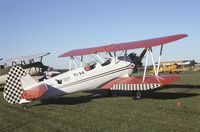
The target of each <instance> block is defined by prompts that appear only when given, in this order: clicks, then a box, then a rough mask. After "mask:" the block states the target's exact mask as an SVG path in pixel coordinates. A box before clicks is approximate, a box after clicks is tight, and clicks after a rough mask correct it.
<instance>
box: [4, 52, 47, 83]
mask: <svg viewBox="0 0 200 132" xmlns="http://www.w3.org/2000/svg"><path fill="white" fill-rule="evenodd" d="M49 54H50V53H39V54H33V55H27V56H21V57H16V58H12V59H7V60H3V61H0V84H1V85H3V84H5V81H6V78H7V77H8V71H9V70H10V69H11V68H12V67H13V66H17V65H19V66H21V67H22V68H23V69H24V70H25V72H26V73H28V74H30V75H32V76H36V75H40V74H42V73H43V72H44V71H47V69H48V66H45V65H43V63H42V60H43V57H45V56H47V55H49Z"/></svg>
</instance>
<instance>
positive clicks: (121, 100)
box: [0, 72, 200, 132]
mask: <svg viewBox="0 0 200 132" xmlns="http://www.w3.org/2000/svg"><path fill="white" fill-rule="evenodd" d="M180 76H181V80H179V81H177V82H176V83H174V84H172V85H168V86H166V87H165V89H162V90H158V91H156V92H146V93H144V98H143V99H142V100H133V99H132V98H131V94H130V93H126V92H123V93H121V94H120V95H119V97H108V96H107V94H106V92H105V91H97V92H88V93H76V94H71V95H67V96H64V97H60V98H56V99H50V100H48V101H45V102H43V103H40V102H36V103H35V106H33V107H31V108H29V109H23V108H22V106H21V105H10V104H7V103H6V102H5V101H4V99H3V95H2V92H0V131H1V132H3V131H11V132H13V131H18V132H27V131H31V132H32V131H33V132H34V131H35V132H38V131H41V132H45V131H48V132H49V131H65V132H70V131H74V132H82V131H83V132H87V131H92V132H94V131H99V132H102V131H109V132H110V131H111V132H124V131H130V132H134V131H145V132H146V131H148V132H149V131H150V132H151V131H152V132H161V131H167V132H168V131H181V132H182V131H185V132H193V131H196V132H198V131H200V96H199V94H200V73H192V72H188V73H185V74H180ZM178 103H180V105H177V104H178Z"/></svg>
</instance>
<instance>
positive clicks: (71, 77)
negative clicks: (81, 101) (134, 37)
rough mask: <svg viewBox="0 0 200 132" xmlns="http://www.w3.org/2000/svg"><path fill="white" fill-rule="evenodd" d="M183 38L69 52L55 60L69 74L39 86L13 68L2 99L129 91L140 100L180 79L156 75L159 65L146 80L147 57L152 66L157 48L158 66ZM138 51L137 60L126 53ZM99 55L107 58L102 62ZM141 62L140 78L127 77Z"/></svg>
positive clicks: (25, 100)
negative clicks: (167, 49)
mask: <svg viewBox="0 0 200 132" xmlns="http://www.w3.org/2000/svg"><path fill="white" fill-rule="evenodd" d="M184 37H187V34H178V35H172V36H166V37H160V38H154V39H148V40H141V41H135V42H127V43H117V44H110V45H106V46H99V47H93V48H85V49H77V50H71V51H68V52H66V53H64V54H62V55H60V56H59V57H67V58H69V70H68V71H67V72H65V73H62V74H60V75H57V76H55V77H52V78H50V79H47V80H43V81H41V82H37V81H35V80H34V79H33V78H32V77H31V76H30V75H29V74H27V73H26V72H25V71H24V70H23V69H22V68H21V67H20V66H14V67H12V68H11V69H10V71H9V77H8V78H7V80H6V85H5V87H4V92H3V95H4V98H5V99H6V101H7V102H8V103H10V104H26V103H30V102H32V101H35V100H44V99H48V98H53V97H57V96H62V95H65V94H70V93H74V92H79V91H87V90H94V89H104V90H111V91H112V90H127V91H133V92H134V93H135V97H136V98H137V99H140V98H142V92H143V91H147V90H151V89H156V88H158V87H161V86H163V85H167V84H170V83H173V82H175V81H177V80H179V79H180V78H179V76H175V75H159V74H158V69H159V65H158V67H156V66H155V65H154V69H155V70H154V71H155V74H154V75H153V76H146V72H147V65H148V60H149V56H150V57H151V58H152V61H153V64H155V63H154V58H153V49H152V47H154V46H160V55H159V57H158V62H160V60H161V56H162V51H163V46H164V45H165V44H167V43H170V42H173V41H176V40H179V39H182V38H184ZM138 48H143V49H144V50H143V51H142V52H141V54H140V55H139V56H137V55H136V54H134V53H128V50H133V49H138ZM119 52H121V53H120V54H119ZM100 53H106V54H107V55H108V56H109V57H108V58H103V57H102V56H101V55H100ZM87 55H89V56H93V58H95V60H96V61H93V62H90V63H85V61H86V60H87V59H86V56H87ZM143 58H145V59H146V60H145V62H144V63H145V66H144V73H143V76H131V74H132V73H133V72H134V71H137V69H138V68H139V67H141V66H142V59H143Z"/></svg>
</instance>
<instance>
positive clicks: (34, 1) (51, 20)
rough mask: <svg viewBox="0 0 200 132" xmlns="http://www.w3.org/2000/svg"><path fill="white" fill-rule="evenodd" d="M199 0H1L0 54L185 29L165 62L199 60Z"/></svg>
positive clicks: (54, 62) (59, 62)
mask: <svg viewBox="0 0 200 132" xmlns="http://www.w3.org/2000/svg"><path fill="white" fill-rule="evenodd" d="M199 5H200V1H199V0H188V1H184V0H149V1H147V0H0V46H1V50H0V58H12V57H16V56H21V55H29V54H35V53H41V52H51V55H50V56H48V57H46V59H45V63H46V64H49V65H51V66H53V67H56V68H61V67H65V65H66V61H65V59H60V58H57V56H59V55H60V54H62V53H63V52H66V51H68V50H72V49H77V48H85V47H93V46H98V45H103V44H110V43H115V42H128V41H136V40H143V39H149V38H156V37H161V36H167V35H173V34H179V33H186V34H188V35H189V36H188V38H185V39H182V40H180V41H177V42H174V43H173V44H170V45H167V46H166V47H165V49H164V56H163V60H186V59H195V60H196V61H198V62H200V52H199V51H200V46H199V45H200V15H199V12H200V8H199Z"/></svg>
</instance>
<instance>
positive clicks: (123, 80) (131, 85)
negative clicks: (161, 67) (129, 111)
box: [102, 75, 180, 91]
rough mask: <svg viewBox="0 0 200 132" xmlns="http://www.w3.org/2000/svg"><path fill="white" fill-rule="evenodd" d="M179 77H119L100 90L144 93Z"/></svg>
mask: <svg viewBox="0 0 200 132" xmlns="http://www.w3.org/2000/svg"><path fill="white" fill-rule="evenodd" d="M179 79H180V77H179V76H168V75H165V76H164V75H163V76H148V77H146V78H145V80H144V81H143V77H120V78H116V79H115V80H112V81H110V82H108V83H107V84H105V85H104V86H103V87H102V89H110V90H134V91H145V90H150V89H155V88H158V87H160V86H163V85H167V84H170V83H173V82H175V81H177V80H179Z"/></svg>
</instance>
